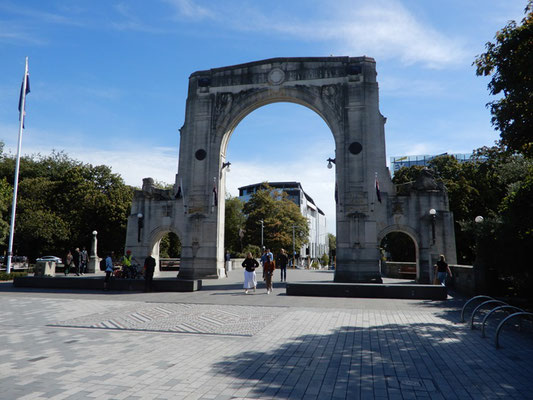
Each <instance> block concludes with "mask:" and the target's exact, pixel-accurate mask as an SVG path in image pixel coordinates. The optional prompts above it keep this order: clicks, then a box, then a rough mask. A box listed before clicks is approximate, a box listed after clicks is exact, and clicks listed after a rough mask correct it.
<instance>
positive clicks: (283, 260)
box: [276, 249, 289, 282]
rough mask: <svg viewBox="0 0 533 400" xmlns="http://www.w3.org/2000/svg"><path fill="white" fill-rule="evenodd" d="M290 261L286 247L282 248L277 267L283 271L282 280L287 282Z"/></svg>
mask: <svg viewBox="0 0 533 400" xmlns="http://www.w3.org/2000/svg"><path fill="white" fill-rule="evenodd" d="M288 263H289V257H287V253H286V252H285V249H281V252H280V253H279V254H278V257H277V258H276V267H277V268H278V269H279V270H280V271H281V282H283V281H285V282H287V264H288Z"/></svg>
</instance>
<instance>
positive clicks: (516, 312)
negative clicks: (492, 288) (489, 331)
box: [461, 295, 533, 348]
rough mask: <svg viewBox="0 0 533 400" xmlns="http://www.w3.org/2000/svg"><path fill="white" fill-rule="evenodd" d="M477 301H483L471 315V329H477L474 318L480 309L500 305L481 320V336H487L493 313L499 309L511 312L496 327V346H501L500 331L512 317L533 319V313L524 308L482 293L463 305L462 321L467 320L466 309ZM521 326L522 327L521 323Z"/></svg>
mask: <svg viewBox="0 0 533 400" xmlns="http://www.w3.org/2000/svg"><path fill="white" fill-rule="evenodd" d="M482 300H484V301H482ZM475 301H481V303H480V304H478V305H477V306H476V307H475V308H474V310H473V311H472V315H471V316H470V329H475V326H474V319H475V316H476V313H477V312H478V311H480V310H481V309H482V308H483V307H485V306H488V305H496V304H498V305H499V306H498V307H495V308H493V309H492V310H490V311H489V312H488V313H487V314H486V315H485V317H484V318H483V321H482V322H481V336H482V337H486V335H485V327H486V325H487V322H488V320H489V318H490V317H491V316H492V315H495V314H496V313H497V312H498V311H506V312H510V314H509V315H508V316H507V317H505V318H504V319H503V320H502V321H501V322H500V323H499V325H498V327H497V328H496V336H495V342H494V344H495V346H496V348H500V343H499V337H500V332H501V330H502V328H503V327H504V325H505V324H506V323H508V321H510V320H511V319H513V318H515V317H520V318H522V317H530V318H531V319H532V320H533V313H530V312H525V311H524V310H523V309H521V308H519V307H515V306H511V305H509V304H507V303H505V302H504V301H501V300H497V299H494V298H492V297H490V296H484V295H480V296H474V297H472V298H471V299H470V300H468V301H467V302H466V303H465V304H464V305H463V308H462V309H461V322H465V311H466V309H467V307H468V306H469V305H470V304H471V303H473V302H475ZM519 327H520V328H521V325H520V326H519Z"/></svg>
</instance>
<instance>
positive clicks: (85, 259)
mask: <svg viewBox="0 0 533 400" xmlns="http://www.w3.org/2000/svg"><path fill="white" fill-rule="evenodd" d="M88 266H89V253H87V249H86V248H85V246H84V247H83V250H82V251H81V252H80V273H81V274H82V275H83V274H86V273H87V268H88Z"/></svg>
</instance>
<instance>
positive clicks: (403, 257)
mask: <svg viewBox="0 0 533 400" xmlns="http://www.w3.org/2000/svg"><path fill="white" fill-rule="evenodd" d="M381 247H382V248H383V250H385V252H386V253H387V254H388V255H389V258H388V260H389V261H416V254H415V244H414V242H413V240H412V239H411V238H410V237H409V236H408V235H406V234H405V233H403V232H391V233H389V234H388V235H387V236H385V237H384V238H383V240H382V241H381Z"/></svg>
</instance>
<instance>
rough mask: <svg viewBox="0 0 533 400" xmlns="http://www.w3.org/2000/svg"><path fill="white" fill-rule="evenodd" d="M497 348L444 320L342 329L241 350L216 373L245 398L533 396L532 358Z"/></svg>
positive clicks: (221, 363) (362, 319)
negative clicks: (532, 380) (532, 387)
mask: <svg viewBox="0 0 533 400" xmlns="http://www.w3.org/2000/svg"><path fill="white" fill-rule="evenodd" d="M358 318H359V317H358ZM376 318H378V319H379V318H380V317H379V316H377V317H376ZM364 323H365V317H364V316H363V315H361V317H360V320H359V324H361V325H364ZM491 347H492V344H490V345H489V344H488V343H486V342H483V340H481V339H480V337H479V335H472V334H471V333H470V332H468V331H465V330H463V329H457V327H454V326H453V325H450V324H445V323H444V324H440V323H412V324H386V325H381V326H373V327H364V326H343V327H340V328H338V329H335V330H334V331H332V332H331V333H328V334H308V335H302V336H299V337H296V338H293V339H289V340H288V341H287V342H285V343H283V344H281V345H280V346H279V347H277V348H275V349H272V350H267V351H245V352H241V353H239V354H236V355H235V356H232V357H226V358H225V359H224V360H223V361H221V362H218V363H216V364H215V365H214V367H213V369H214V372H216V374H218V375H225V376H229V377H231V378H233V389H235V392H234V394H233V396H237V397H246V398H257V397H261V398H263V397H267V398H280V399H292V398H295V399H300V398H306V399H307V398H309V399H315V398H320V399H331V398H334V399H337V398H339V399H361V398H398V399H401V398H404V399H405V398H413V399H414V398H419V397H422V398H432V399H467V398H468V399H470V398H485V397H487V398H488V397H490V398H494V397H502V398H532V396H533V394H532V393H531V391H530V390H529V387H530V385H529V382H530V376H531V373H532V372H533V366H532V364H531V362H530V361H531V360H530V359H528V358H527V357H520V356H516V355H513V354H509V352H506V351H495V350H494V349H493V348H491Z"/></svg>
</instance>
